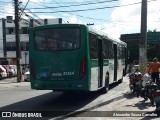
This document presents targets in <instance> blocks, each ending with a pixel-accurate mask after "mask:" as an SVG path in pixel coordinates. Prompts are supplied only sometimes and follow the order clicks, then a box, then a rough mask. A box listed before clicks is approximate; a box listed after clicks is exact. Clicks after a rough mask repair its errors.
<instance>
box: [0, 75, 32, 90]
mask: <svg viewBox="0 0 160 120" xmlns="http://www.w3.org/2000/svg"><path fill="white" fill-rule="evenodd" d="M24 86H30V82H24V80H23V77H22V82H17V77H12V78H4V79H2V80H0V90H6V89H7V90H8V89H12V88H17V87H24Z"/></svg>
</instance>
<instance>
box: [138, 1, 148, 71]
mask: <svg viewBox="0 0 160 120" xmlns="http://www.w3.org/2000/svg"><path fill="white" fill-rule="evenodd" d="M140 35H141V37H140V45H139V65H140V72H142V74H144V73H145V72H146V62H147V0H142V5H141V34H140Z"/></svg>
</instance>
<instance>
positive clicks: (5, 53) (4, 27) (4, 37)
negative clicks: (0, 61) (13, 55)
mask: <svg viewBox="0 0 160 120" xmlns="http://www.w3.org/2000/svg"><path fill="white" fill-rule="evenodd" d="M2 29H3V30H2V31H3V55H4V57H5V58H6V57H7V50H6V20H5V19H4V18H2Z"/></svg>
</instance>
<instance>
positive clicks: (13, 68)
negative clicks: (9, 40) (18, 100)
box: [9, 65, 17, 76]
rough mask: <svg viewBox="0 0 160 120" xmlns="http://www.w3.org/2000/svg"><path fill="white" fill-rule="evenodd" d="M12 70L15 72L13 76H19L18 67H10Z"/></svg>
mask: <svg viewBox="0 0 160 120" xmlns="http://www.w3.org/2000/svg"><path fill="white" fill-rule="evenodd" d="M9 66H10V68H11V70H12V71H13V76H16V75H17V66H16V65H9Z"/></svg>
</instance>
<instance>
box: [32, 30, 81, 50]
mask: <svg viewBox="0 0 160 120" xmlns="http://www.w3.org/2000/svg"><path fill="white" fill-rule="evenodd" d="M35 47H36V48H37V49H38V50H51V51H52V50H53V51H55V50H74V49H78V48H79V47H80V29H79V28H48V29H41V30H36V31H35Z"/></svg>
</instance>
